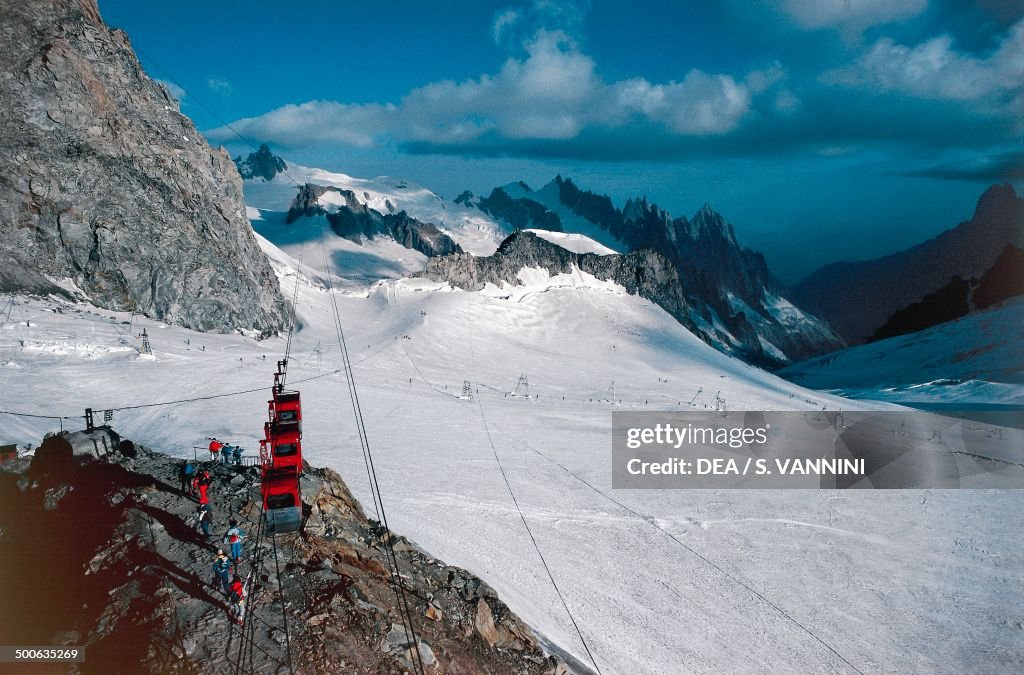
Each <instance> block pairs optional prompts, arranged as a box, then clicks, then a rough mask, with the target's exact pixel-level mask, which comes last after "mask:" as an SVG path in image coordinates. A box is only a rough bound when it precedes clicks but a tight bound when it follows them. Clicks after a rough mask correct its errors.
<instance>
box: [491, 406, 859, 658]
mask: <svg viewBox="0 0 1024 675" xmlns="http://www.w3.org/2000/svg"><path fill="white" fill-rule="evenodd" d="M495 427H496V428H497V429H498V431H500V432H501V433H508V432H505V431H502V430H501V427H498V426H497V425H495ZM509 435H511V436H513V438H515V439H516V440H517V441H519V442H520V443H521V444H523V445H524V446H526V447H527V448H529V449H530V450H532V451H533V452H535V453H537V454H538V455H540V456H541V457H543V458H544V459H546V460H547V461H549V462H551V463H552V464H554V465H555V466H557V467H558V468H560V469H562V470H563V471H565V472H566V473H567V474H569V475H570V476H572V477H573V478H575V479H576V480H578V481H580V482H581V483H583V484H584V485H586V486H587V487H589V488H590V489H591V490H593V491H594V492H596V493H597V494H599V495H601V496H602V497H604V498H605V499H607V500H608V501H610V502H612V503H613V504H615V505H616V506H618V507H619V508H621V509H623V510H624V511H627V512H629V513H631V514H632V515H634V516H636V517H637V518H638V519H639V520H642V521H643V522H645V523H647V524H648V525H650V526H651V527H653V528H654V529H656V530H658V531H659V532H661V533H662V534H664V535H665V536H666V537H668V538H669V539H671V540H672V541H674V542H675V543H676V544H679V545H680V546H682V547H683V548H684V549H686V550H687V551H688V552H690V553H692V554H693V555H695V556H696V557H697V558H699V559H700V560H702V561H703V562H704V563H705V564H706V565H708V566H709V567H711V568H712V569H714V570H716V571H718V572H719V573H720V574H722V575H723V576H725V577H726V578H727V579H729V580H730V581H732V582H733V583H735V584H737V585H739V586H741V587H742V588H744V589H745V590H747V591H748V592H750V593H751V594H753V595H754V596H755V597H757V598H758V599H760V600H761V601H762V602H764V603H765V604H766V605H768V606H769V607H771V608H772V609H774V610H775V611H776V612H778V613H779V614H780V615H781V616H782V617H784V618H785V619H787V620H788V621H790V622H791V623H793V624H794V625H795V626H797V627H798V628H799V629H800V630H802V631H803V632H804V633H806V634H807V635H809V636H810V637H812V638H814V640H816V641H817V642H818V643H819V644H821V645H822V646H823V647H825V648H826V649H827V650H828V651H830V652H832V654H833V655H835V656H836V658H838V659H839V660H840V661H842V662H843V663H845V664H846V665H847V666H849V667H850V668H851V669H852V670H853V671H854V672H856V673H859V674H860V675H863V673H862V672H861V670H860V669H859V668H857V666H855V665H853V664H852V663H850V662H849V661H848V660H847V659H846V657H844V656H843V655H842V654H840V653H839V652H838V651H836V649H835V648H834V647H832V646H831V645H830V644H828V643H827V642H825V641H824V640H823V639H822V638H820V637H818V636H817V635H816V634H815V633H814V632H813V631H811V630H810V629H809V628H807V627H806V626H804V625H803V624H802V623H800V622H799V621H797V620H796V619H795V618H793V616H792V615H790V614H789V613H788V612H787V611H786V610H785V609H783V608H782V607H780V606H779V605H777V604H775V603H774V602H772V601H771V600H769V599H768V598H767V597H765V595H764V594H762V593H761V592H760V591H758V590H756V589H755V588H753V587H751V586H750V585H749V584H747V583H746V582H744V581H743V580H742V579H740V578H738V577H736V576H734V575H733V574H731V573H729V572H728V571H727V570H725V569H723V568H722V567H721V566H720V565H718V564H717V563H716V562H714V561H713V560H710V559H709V558H707V557H706V556H704V555H703V554H701V553H699V552H698V551H696V550H694V549H693V548H692V547H690V546H688V545H687V544H685V543H684V542H683V541H682V540H681V539H679V538H678V537H676V536H675V535H674V534H672V533H671V532H669V531H668V530H666V529H665V528H663V527H662V526H661V525H658V523H656V522H654V521H653V520H649V519H648V518H646V517H644V516H643V515H641V514H640V513H637V512H636V511H634V510H633V509H631V508H630V507H628V506H626V505H625V504H623V503H622V502H620V501H619V500H618V499H616V498H615V497H612V496H611V495H608V494H606V493H604V492H603V491H601V490H600V489H598V488H597V487H596V486H594V485H593V484H592V483H590V481H588V480H587V479H585V478H583V477H581V476H578V475H577V474H575V473H574V472H573V471H571V470H570V469H568V468H567V467H565V466H564V465H563V464H562V463H561V462H559V461H558V460H556V459H552V458H551V457H548V456H547V455H546V454H544V453H543V452H541V451H540V450H538V449H537V448H535V447H533V446H532V445H530V444H529V443H527V442H526V441H524V440H522V439H521V438H519V437H518V436H515V435H514V434H509Z"/></svg>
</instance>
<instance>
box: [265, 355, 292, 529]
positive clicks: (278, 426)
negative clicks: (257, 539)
mask: <svg viewBox="0 0 1024 675" xmlns="http://www.w3.org/2000/svg"><path fill="white" fill-rule="evenodd" d="M287 371H288V361H287V360H284V361H278V362H277V372H276V373H274V387H273V389H272V391H273V394H274V398H273V399H271V400H270V401H268V402H267V412H268V415H267V417H268V418H269V419H268V420H267V421H266V422H265V423H264V424H263V436H264V438H263V439H262V440H261V441H260V465H261V466H262V472H263V480H262V485H261V492H262V496H263V515H264V517H265V518H266V525H267V531H268V532H269V533H271V534H280V533H283V532H295V531H296V530H298V529H299V528H301V527H302V493H301V487H300V485H299V477H300V476H301V474H302V440H301V439H302V426H301V425H302V406H301V403H300V400H299V392H297V391H285V389H284V380H285V376H286V375H287Z"/></svg>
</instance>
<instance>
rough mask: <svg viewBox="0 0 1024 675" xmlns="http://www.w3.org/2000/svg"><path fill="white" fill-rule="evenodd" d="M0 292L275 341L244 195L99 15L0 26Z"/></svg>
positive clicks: (78, 6)
mask: <svg viewBox="0 0 1024 675" xmlns="http://www.w3.org/2000/svg"><path fill="white" fill-rule="evenodd" d="M0 39H2V41H3V44H4V49H3V51H2V52H0V99H2V100H3V105H2V106H0V143H2V144H3V146H4V152H3V153H2V154H0V234H2V236H0V290H5V291H27V292H31V293H38V294H47V293H59V294H64V295H79V296H84V297H85V298H87V299H88V300H89V301H91V302H92V303H93V304H95V305H98V306H100V307H105V308H108V309H115V310H123V311H124V310H126V311H138V312H141V313H144V314H146V315H148V316H151V317H153V318H157V319H161V320H165V321H169V322H174V323H180V324H182V325H185V326H188V327H190V328H194V329H198V330H216V331H227V330H232V329H248V330H253V331H257V332H259V333H261V334H269V333H271V332H273V331H276V330H278V329H279V328H280V327H281V326H282V324H283V320H284V317H285V316H286V315H287V312H286V311H285V302H284V300H283V298H282V297H281V294H280V289H279V287H278V283H277V279H276V278H275V276H274V274H273V271H272V270H271V267H270V265H269V263H268V261H267V259H266V257H265V256H264V255H263V253H262V252H261V251H260V249H259V246H258V244H257V242H256V239H255V237H254V235H253V233H252V230H251V227H250V226H249V223H248V221H247V220H246V217H245V207H244V204H243V201H242V182H241V179H240V177H239V175H238V172H237V170H236V169H235V166H234V164H233V163H232V161H231V159H230V158H229V157H228V155H227V153H225V152H224V151H223V150H214V149H212V148H210V146H209V145H207V143H206V141H205V140H204V138H203V136H202V135H201V134H199V133H198V132H197V131H196V129H195V127H194V126H193V124H192V122H191V121H190V120H189V119H188V118H187V117H186V116H184V115H182V114H181V112H180V111H179V109H178V104H177V102H176V101H175V100H174V99H173V98H172V97H171V96H170V95H169V94H168V93H167V91H166V89H165V88H164V87H163V86H162V85H160V84H158V83H156V82H154V81H153V80H151V79H150V78H149V77H148V76H147V75H146V73H145V72H144V70H143V68H142V66H141V65H140V63H139V61H138V59H137V57H136V55H135V53H134V52H133V50H132V47H131V43H130V42H129V39H128V36H127V35H126V34H125V33H124V32H123V31H121V30H116V29H115V30H111V29H110V28H108V27H107V26H106V25H105V24H104V23H103V21H102V19H101V18H100V15H99V12H98V10H97V6H96V2H95V0H26V1H25V2H18V3H7V4H6V5H5V6H4V11H3V12H2V13H0Z"/></svg>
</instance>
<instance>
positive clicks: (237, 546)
mask: <svg viewBox="0 0 1024 675" xmlns="http://www.w3.org/2000/svg"><path fill="white" fill-rule="evenodd" d="M243 539H245V532H243V531H242V528H240V527H239V526H238V521H237V520H235V519H234V518H232V519H231V520H229V521H228V531H227V532H225V533H224V543H225V544H228V545H229V546H230V547H231V559H232V560H234V561H235V564H236V565H237V564H238V563H239V562H241V560H242V540H243Z"/></svg>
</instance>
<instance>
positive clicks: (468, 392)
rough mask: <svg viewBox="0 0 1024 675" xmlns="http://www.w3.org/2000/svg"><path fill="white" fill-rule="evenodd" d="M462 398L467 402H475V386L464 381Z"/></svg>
mask: <svg viewBox="0 0 1024 675" xmlns="http://www.w3.org/2000/svg"><path fill="white" fill-rule="evenodd" d="M462 398H464V399H466V400H467V401H472V400H473V386H472V385H471V384H470V383H469V380H463V381H462Z"/></svg>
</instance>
